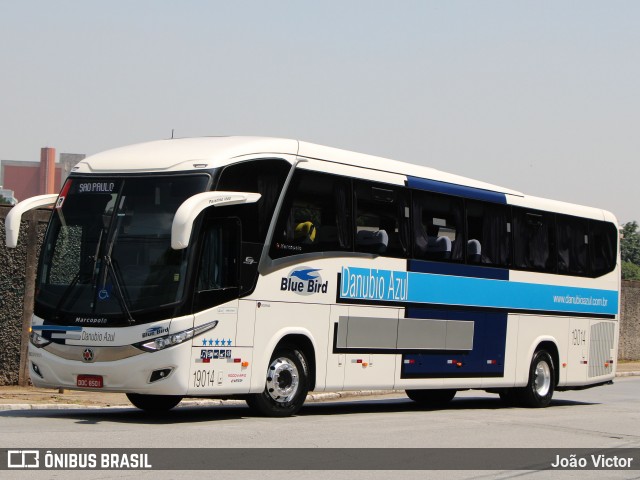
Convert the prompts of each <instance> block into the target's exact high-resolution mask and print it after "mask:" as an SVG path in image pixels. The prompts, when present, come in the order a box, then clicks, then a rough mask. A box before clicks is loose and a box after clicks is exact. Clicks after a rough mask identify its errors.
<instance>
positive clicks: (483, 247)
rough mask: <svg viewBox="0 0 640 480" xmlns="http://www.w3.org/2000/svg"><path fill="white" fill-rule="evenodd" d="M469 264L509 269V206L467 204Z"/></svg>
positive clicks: (467, 251)
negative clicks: (507, 267)
mask: <svg viewBox="0 0 640 480" xmlns="http://www.w3.org/2000/svg"><path fill="white" fill-rule="evenodd" d="M466 255H467V263H471V264H473V263H477V264H483V265H494V266H500V267H506V266H509V265H510V263H511V220H510V215H509V208H508V207H507V206H506V205H497V204H493V203H484V202H476V201H470V200H468V201H467V250H466Z"/></svg>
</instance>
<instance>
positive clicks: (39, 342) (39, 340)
mask: <svg viewBox="0 0 640 480" xmlns="http://www.w3.org/2000/svg"><path fill="white" fill-rule="evenodd" d="M29 340H30V341H31V343H32V344H33V345H34V346H36V347H38V348H42V347H46V346H47V345H49V344H50V343H51V340H49V339H48V338H44V337H43V336H42V335H40V334H39V333H37V332H34V331H33V330H31V334H30V335H29Z"/></svg>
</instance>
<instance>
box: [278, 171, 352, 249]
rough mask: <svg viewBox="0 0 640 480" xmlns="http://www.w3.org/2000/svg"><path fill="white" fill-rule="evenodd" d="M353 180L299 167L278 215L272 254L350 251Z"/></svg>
mask: <svg viewBox="0 0 640 480" xmlns="http://www.w3.org/2000/svg"><path fill="white" fill-rule="evenodd" d="M350 192H351V182H350V181H349V180H348V179H346V178H344V177H339V176H336V175H327V174H323V173H316V172H308V171H304V170H298V171H296V173H295V174H294V176H293V179H292V181H291V184H290V187H289V191H288V192H287V195H286V198H285V202H284V204H283V206H282V211H281V212H280V215H279V217H278V222H277V224H276V230H275V233H274V236H273V243H272V244H271V250H270V255H271V257H272V258H280V257H284V256H287V255H295V254H301V253H308V252H318V251H344V250H351V244H352V243H351V215H350V213H351V193H350Z"/></svg>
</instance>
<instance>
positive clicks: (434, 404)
mask: <svg viewBox="0 0 640 480" xmlns="http://www.w3.org/2000/svg"><path fill="white" fill-rule="evenodd" d="M456 391H457V390H406V393H407V397H409V398H410V399H411V400H413V401H414V402H416V403H419V404H421V405H423V406H425V407H429V408H443V407H446V406H447V404H448V403H449V402H450V401H451V400H453V397H455V396H456Z"/></svg>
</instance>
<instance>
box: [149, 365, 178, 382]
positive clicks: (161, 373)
mask: <svg viewBox="0 0 640 480" xmlns="http://www.w3.org/2000/svg"><path fill="white" fill-rule="evenodd" d="M172 370H173V368H162V369H160V370H154V371H153V372H151V377H150V378H149V383H153V382H157V381H158V380H164V379H165V378H167V377H168V376H169V374H170V373H171V372H172Z"/></svg>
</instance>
